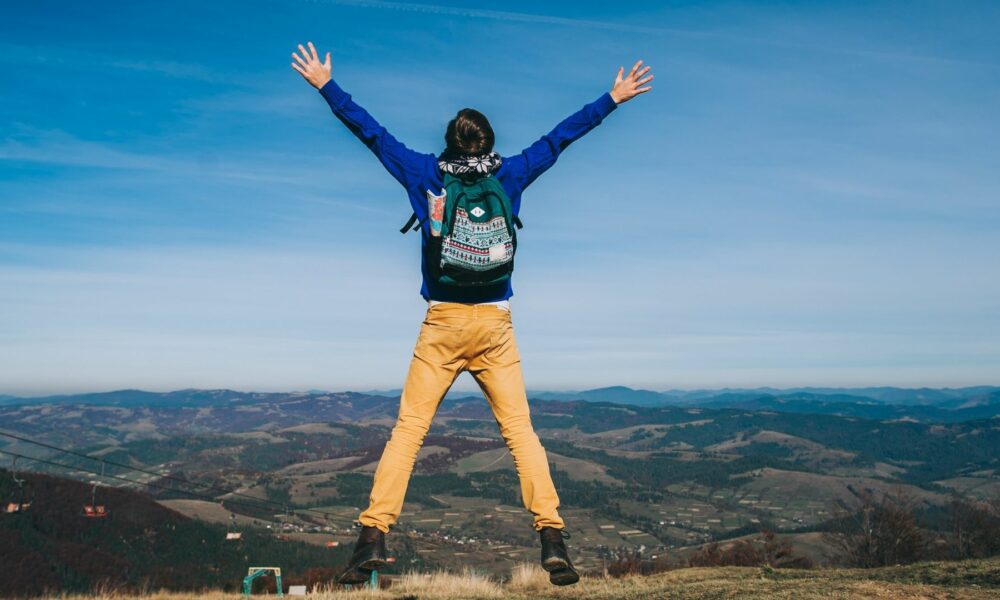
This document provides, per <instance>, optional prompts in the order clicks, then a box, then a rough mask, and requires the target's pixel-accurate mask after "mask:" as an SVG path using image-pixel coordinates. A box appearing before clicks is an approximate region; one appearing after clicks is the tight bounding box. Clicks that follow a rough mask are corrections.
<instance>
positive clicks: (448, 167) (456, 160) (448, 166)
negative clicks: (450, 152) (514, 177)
mask: <svg viewBox="0 0 1000 600" xmlns="http://www.w3.org/2000/svg"><path fill="white" fill-rule="evenodd" d="M501 163H503V159H502V158H501V157H500V155H499V154H498V153H497V152H496V151H494V152H490V153H489V154H482V155H479V156H452V157H450V158H449V157H447V155H445V154H442V155H441V156H439V157H438V167H440V168H441V170H442V171H444V172H445V173H451V174H452V175H455V176H457V177H469V176H473V177H474V176H476V175H477V174H478V175H485V176H487V177H489V176H490V175H492V174H494V173H496V172H497V169H499V168H500V165H501Z"/></svg>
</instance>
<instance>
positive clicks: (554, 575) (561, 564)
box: [538, 527, 580, 585]
mask: <svg viewBox="0 0 1000 600" xmlns="http://www.w3.org/2000/svg"><path fill="white" fill-rule="evenodd" d="M538 537H539V538H541V540H542V568H543V569H545V570H546V571H548V572H549V582H551V583H553V584H555V585H569V584H571V583H576V582H577V581H579V580H580V574H579V573H577V572H576V569H574V568H573V563H571V562H570V560H569V554H568V553H567V552H566V544H565V543H564V542H563V538H569V537H570V536H569V532H568V531H564V530H562V529H556V528H555V527H542V528H541V530H539V532H538Z"/></svg>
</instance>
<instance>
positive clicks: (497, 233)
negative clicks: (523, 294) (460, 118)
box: [399, 173, 524, 287]
mask: <svg viewBox="0 0 1000 600" xmlns="http://www.w3.org/2000/svg"><path fill="white" fill-rule="evenodd" d="M444 192H445V194H444V210H443V213H442V218H441V223H440V230H439V229H438V228H439V224H438V223H437V222H436V221H432V222H431V227H430V230H431V235H430V237H429V238H428V243H427V247H426V251H427V264H428V265H429V269H428V270H429V271H430V276H431V277H432V278H433V279H434V280H435V281H436V282H437V283H439V284H443V285H452V286H460V287H471V286H489V285H497V284H501V283H505V282H507V281H509V280H510V275H511V272H513V270H514V253H515V252H516V251H517V232H516V230H515V229H514V226H515V225H516V226H517V228H518V229H520V228H522V227H524V225H523V224H522V223H521V220H520V219H519V218H517V217H516V216H514V214H513V206H512V204H511V201H510V198H509V197H508V196H507V192H505V191H504V189H503V187H502V186H501V185H500V182H499V181H497V179H496V177H493V176H492V175H487V176H482V175H480V176H478V177H476V178H474V179H462V178H459V177H456V176H454V175H452V174H451V173H444ZM438 198H440V197H438ZM431 213H432V210H429V211H428V217H427V218H428V219H429V218H431ZM416 220H417V215H416V213H414V214H413V215H412V216H411V217H410V220H409V221H407V222H406V225H404V226H403V228H402V229H400V230H399V231H400V232H401V233H403V234H405V233H406V232H407V231H408V230H410V226H411V225H413V223H414V221H416ZM426 220H427V219H424V221H426ZM424 221H420V222H419V223H417V224H416V225H414V226H413V231H416V230H418V229H420V226H421V225H422V224H423V222H424Z"/></svg>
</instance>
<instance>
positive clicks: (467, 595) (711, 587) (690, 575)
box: [62, 559, 1000, 600]
mask: <svg viewBox="0 0 1000 600" xmlns="http://www.w3.org/2000/svg"><path fill="white" fill-rule="evenodd" d="M309 597H311V598H316V599H317V600H340V599H348V598H384V599H386V600H389V599H398V600H404V599H405V600H458V599H463V600H464V599H478V598H489V599H510V600H515V599H516V600H522V599H523V600H529V599H534V598H573V599H579V600H640V599H641V600H646V599H652V598H670V599H676V600H709V599H716V598H719V599H722V598H725V599H741V598H768V599H788V600H793V599H794V600H811V599H820V598H822V599H824V600H829V599H836V598H843V599H845V600H846V599H859V598H879V599H896V598H914V599H916V598H921V599H931V598H934V599H937V598H941V599H944V598H948V599H966V598H968V599H979V598H982V599H995V598H998V597H1000V559H991V560H976V561H964V562H940V563H919V564H915V565H909V566H903V567H887V568H882V569H871V570H860V569H812V570H797V569H796V570H792V569H788V570H773V569H766V568H764V569H761V568H748V567H716V568H693V569H680V570H677V571H670V572H667V573H660V574H657V575H650V576H640V575H636V576H629V577H624V578H620V579H611V578H607V579H606V578H597V577H584V578H583V579H581V580H580V583H578V584H577V585H573V586H568V587H564V588H556V587H554V586H551V585H549V583H548V579H547V574H546V573H544V572H543V571H542V570H541V569H540V568H539V567H536V566H534V565H531V564H523V565H519V566H518V567H517V568H515V570H514V572H513V576H512V578H511V579H510V581H508V582H505V583H498V582H497V581H496V580H494V579H490V578H487V577H483V576H480V575H474V574H468V573H467V574H464V575H462V574H448V573H444V572H438V573H436V574H430V573H424V574H413V575H403V576H401V577H398V578H396V579H395V580H394V581H392V583H391V585H390V586H389V587H388V588H387V589H382V590H379V591H377V592H373V591H370V590H360V589H359V590H350V591H346V590H343V589H336V588H331V589H329V590H324V591H320V592H319V593H316V594H311V595H310V596H309ZM93 598H94V597H93V596H69V597H67V596H63V597H62V600H77V599H79V600H92V599H93ZM101 598H106V599H108V600H129V599H131V598H136V596H117V595H115V594H104V595H102V596H101ZM146 598H149V600H153V599H156V600H194V599H196V598H197V599H199V600H237V599H238V598H241V596H239V595H236V594H225V593H222V592H206V593H200V594H171V593H153V594H150V595H148V596H146Z"/></svg>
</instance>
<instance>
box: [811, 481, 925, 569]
mask: <svg viewBox="0 0 1000 600" xmlns="http://www.w3.org/2000/svg"><path fill="white" fill-rule="evenodd" d="M918 505H919V504H918V501H917V498H916V497H915V496H914V495H913V494H912V493H910V492H908V491H906V490H904V489H902V488H898V487H897V488H896V489H894V490H893V491H892V492H888V491H886V492H883V493H882V495H881V496H876V495H875V494H874V493H872V492H871V491H870V490H862V491H861V492H859V493H858V495H857V501H856V502H855V503H854V504H853V505H848V504H847V503H844V502H838V503H835V505H834V507H833V516H834V519H833V526H832V527H831V530H830V531H828V532H826V533H825V534H824V538H825V540H826V541H827V542H828V543H829V544H831V545H832V546H834V547H835V548H837V549H838V550H840V552H841V553H842V554H843V556H844V558H845V559H846V561H847V562H848V563H849V564H851V565H852V566H857V567H863V568H871V567H880V566H885V565H895V564H904V563H910V562H915V561H917V560H920V559H921V558H922V557H923V556H924V551H925V548H926V545H927V539H926V536H925V535H924V533H923V531H922V530H921V528H920V526H919V524H918V523H917V517H916V511H917V508H918Z"/></svg>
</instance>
